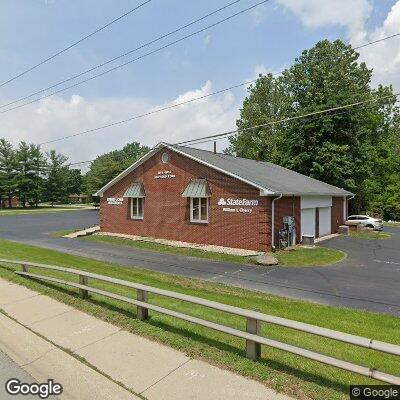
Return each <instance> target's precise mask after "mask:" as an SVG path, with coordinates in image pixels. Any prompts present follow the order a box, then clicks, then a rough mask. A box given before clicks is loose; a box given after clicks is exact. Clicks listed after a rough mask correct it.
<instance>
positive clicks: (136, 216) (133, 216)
mask: <svg viewBox="0 0 400 400" xmlns="http://www.w3.org/2000/svg"><path fill="white" fill-rule="evenodd" d="M137 199H142V215H140V216H139V215H133V201H134V200H137ZM130 203H131V219H143V218H144V197H131V201H130ZM138 209H139V207H138Z"/></svg>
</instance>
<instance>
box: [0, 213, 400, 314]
mask: <svg viewBox="0 0 400 400" xmlns="http://www.w3.org/2000/svg"><path fill="white" fill-rule="evenodd" d="M96 224H98V213H97V211H92V210H85V211H83V210H82V211H76V212H75V211H68V212H65V213H64V212H60V213H54V214H41V215H18V216H3V217H0V237H3V238H5V239H9V240H14V241H18V242H22V243H27V244H32V245H35V246H40V247H44V248H50V249H53V250H59V251H62V252H66V253H69V254H74V255H79V256H84V257H90V258H93V259H97V260H102V261H109V262H113V263H117V264H120V265H123V266H127V267H143V268H148V269H151V270H154V271H160V272H165V273H170V274H176V275H181V276H185V277H190V278H199V279H204V280H209V281H214V282H220V283H226V284H231V285H235V286H239V287H243V288H247V289H253V290H259V291H262V292H265V293H271V294H276V295H281V296H287V297H292V298H297V299H303V300H309V301H313V302H317V303H321V304H329V305H335V306H343V307H350V308H357V309H365V310H369V311H374V312H381V313H388V314H392V315H396V316H400V291H399V287H400V229H399V228H386V229H385V230H386V231H387V232H389V233H392V237H391V238H390V239H386V240H361V239H355V238H351V237H344V236H340V237H336V238H333V239H330V240H326V241H324V242H322V243H321V245H323V246H326V247H331V248H336V249H340V250H343V251H345V252H346V253H348V257H347V259H346V260H344V261H343V262H341V263H338V264H335V265H333V266H328V267H303V268H288V267H280V266H275V267H258V266H251V265H249V266H247V265H242V264H235V263H227V262H219V261H213V260H208V259H200V258H194V257H185V256H178V255H173V254H167V253H158V252H154V251H150V250H143V249H135V248H131V247H127V246H116V245H111V244H106V243H100V242H91V241H86V240H80V239H66V238H55V237H51V236H49V232H52V231H58V230H68V229H79V228H85V227H90V226H93V225H96Z"/></svg>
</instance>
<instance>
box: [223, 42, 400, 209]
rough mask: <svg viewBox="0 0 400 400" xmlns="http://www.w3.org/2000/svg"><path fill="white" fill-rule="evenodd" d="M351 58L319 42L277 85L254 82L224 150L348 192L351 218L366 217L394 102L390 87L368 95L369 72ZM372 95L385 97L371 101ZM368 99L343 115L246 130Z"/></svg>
mask: <svg viewBox="0 0 400 400" xmlns="http://www.w3.org/2000/svg"><path fill="white" fill-rule="evenodd" d="M358 58H359V54H358V53H356V52H355V51H354V50H353V49H352V47H351V46H349V45H346V44H344V43H343V42H342V41H340V40H336V41H334V42H330V41H328V40H323V41H321V42H319V43H317V44H316V45H315V46H314V47H313V48H311V49H309V50H305V51H303V53H302V54H301V55H300V57H298V58H297V59H296V60H295V62H294V64H293V66H292V67H290V68H288V69H287V70H285V71H284V73H283V75H282V76H281V77H280V78H273V77H272V76H271V75H269V76H266V77H260V78H259V79H258V80H257V82H256V84H255V85H253V86H251V87H250V88H249V95H248V97H247V98H246V99H245V101H244V103H243V108H242V109H241V112H240V118H239V120H238V121H237V126H238V128H239V133H238V134H237V135H236V136H235V137H233V138H231V139H230V142H231V146H230V148H229V151H230V152H232V153H235V154H237V155H239V156H245V157H248V156H250V157H252V158H258V159H261V160H267V161H271V162H275V163H278V164H280V165H282V166H284V167H287V168H290V169H293V170H295V171H298V172H300V173H302V174H305V175H308V176H311V177H313V178H316V179H319V180H322V181H324V182H327V183H330V184H333V185H336V186H340V187H344V188H345V189H349V190H351V191H353V192H355V193H356V195H357V196H356V199H355V202H354V203H353V207H354V208H355V211H360V210H362V209H363V210H365V209H366V208H367V207H368V204H369V202H370V201H371V199H370V193H369V190H370V186H368V185H369V184H370V183H371V182H368V177H372V175H373V174H374V173H375V169H376V168H375V167H374V163H375V161H376V157H377V154H376V150H375V149H376V148H377V147H380V146H381V143H382V141H384V140H385V138H386V137H387V135H388V132H389V131H390V129H391V128H392V127H393V124H394V118H395V116H396V107H395V101H396V97H395V96H394V95H393V90H392V88H391V87H383V86H379V87H378V88H377V89H372V88H371V86H370V83H371V75H372V71H371V70H370V69H368V68H367V66H366V65H365V63H362V62H359V61H358ZM378 96H379V97H380V96H387V97H386V98H385V99H384V100H380V101H372V100H373V99H374V98H376V97H378ZM368 100H371V102H370V103H369V104H366V105H363V106H358V107H352V108H351V109H348V110H342V111H337V112H330V113H325V114H321V115H318V116H312V117H308V118H301V119H293V120H291V121H287V122H283V123H282V122H280V123H274V124H270V125H268V126H267V127H263V128H262V129H261V128H259V129H248V128H249V127H251V126H254V125H258V124H260V123H269V122H271V123H272V122H274V121H279V120H282V119H284V118H289V117H294V116H299V115H305V114H308V113H312V112H318V111H321V110H324V109H329V108H334V107H338V106H343V105H346V104H350V103H355V102H360V101H368Z"/></svg>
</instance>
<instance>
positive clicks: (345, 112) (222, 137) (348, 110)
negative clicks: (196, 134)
mask: <svg viewBox="0 0 400 400" xmlns="http://www.w3.org/2000/svg"><path fill="white" fill-rule="evenodd" d="M399 102H400V100H396V103H399ZM366 107H371V104H370V105H369V106H368V105H367V106H366ZM351 111H352V110H351V109H347V110H344V111H340V112H335V113H334V114H333V115H334V116H335V117H336V116H338V115H344V114H348V113H350V112H351ZM319 117H320V115H314V116H311V117H309V118H311V119H312V120H315V119H317V118H319ZM255 128H256V127H254V129H255ZM242 130H244V129H242ZM242 130H240V131H242ZM229 135H231V134H227V135H226V136H221V137H217V138H213V139H205V140H201V138H199V139H197V140H201V141H197V140H196V139H194V140H193V142H195V143H192V142H189V141H187V142H181V143H185V144H189V145H193V146H195V145H198V144H203V143H209V142H215V141H217V140H223V139H225V138H226V137H227V136H229ZM177 145H179V144H178V143H177Z"/></svg>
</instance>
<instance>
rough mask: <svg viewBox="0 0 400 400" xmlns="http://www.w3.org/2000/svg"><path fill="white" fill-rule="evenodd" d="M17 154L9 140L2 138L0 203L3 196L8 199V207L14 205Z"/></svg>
mask: <svg viewBox="0 0 400 400" xmlns="http://www.w3.org/2000/svg"><path fill="white" fill-rule="evenodd" d="M15 168H16V154H15V151H14V149H13V147H12V145H11V143H9V142H8V141H7V140H5V139H0V203H1V199H2V198H3V196H5V197H6V198H7V199H8V207H9V208H11V207H12V197H13V194H14V191H15V187H16V185H15V174H16V170H15Z"/></svg>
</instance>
